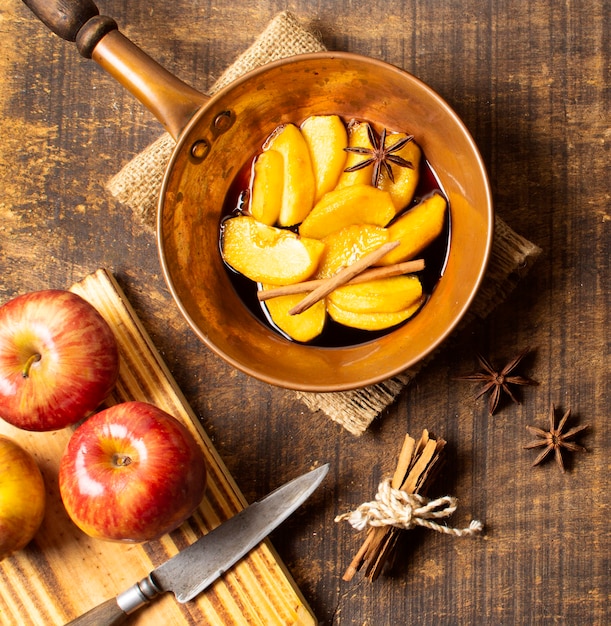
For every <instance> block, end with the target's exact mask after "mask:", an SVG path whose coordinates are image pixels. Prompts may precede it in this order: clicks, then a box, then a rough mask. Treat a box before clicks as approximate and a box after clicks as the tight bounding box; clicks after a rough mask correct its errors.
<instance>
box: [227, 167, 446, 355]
mask: <svg viewBox="0 0 611 626" xmlns="http://www.w3.org/2000/svg"><path fill="white" fill-rule="evenodd" d="M253 159H254V157H253ZM251 167H252V160H251V161H249V162H248V163H247V164H246V165H245V166H244V168H242V170H241V171H240V172H239V174H238V175H237V176H236V178H235V179H234V181H233V182H232V184H231V187H230V189H229V193H228V194H227V198H226V201H225V207H224V211H223V214H224V215H225V216H226V217H229V216H231V215H236V214H239V213H241V212H242V211H243V210H244V209H246V208H247V207H248V188H249V185H250V177H251ZM433 191H440V192H441V193H443V190H442V189H441V187H440V185H439V182H438V180H437V177H436V176H435V173H434V172H433V170H432V168H431V166H430V164H429V163H428V162H427V161H426V159H424V158H423V159H421V162H420V177H419V182H418V186H417V188H416V192H415V194H414V198H413V200H412V202H411V204H410V205H409V207H407V208H406V209H405V210H406V211H408V210H409V209H410V208H412V207H413V206H415V205H416V204H418V203H420V201H421V200H422V198H424V197H425V196H427V195H429V194H430V193H432V192H433ZM443 195H444V197H445V194H443ZM446 213H447V215H446V220H445V224H444V229H443V232H442V233H441V235H440V236H439V237H437V239H436V240H435V241H434V242H433V243H432V244H431V245H430V246H429V247H428V248H426V249H425V250H423V251H422V252H421V253H420V254H419V255H418V258H421V259H424V261H425V269H424V270H423V271H421V272H418V276H419V277H420V281H421V282H422V289H423V292H424V294H426V295H427V296H430V294H431V293H432V291H433V289H434V288H435V285H436V284H437V282H438V280H439V278H440V276H441V274H442V273H443V268H444V266H445V262H446V258H447V255H448V249H449V243H450V212H449V210H446ZM399 215H401V214H399ZM397 217H398V216H397ZM395 219H396V218H395ZM226 267H227V272H228V274H229V278H230V280H231V283H232V285H233V287H234V289H235V290H236V292H237V293H238V295H239V296H240V298H241V300H242V301H243V302H244V304H245V305H246V306H247V307H248V309H249V310H250V311H251V312H252V313H253V315H255V316H256V317H257V318H258V319H259V320H260V321H261V322H262V323H264V324H266V325H267V326H269V327H270V328H272V329H273V330H275V331H276V332H278V333H279V334H281V335H282V336H283V337H286V338H287V339H289V340H290V341H295V340H294V339H292V338H290V337H288V336H287V335H286V333H284V332H283V331H282V330H280V329H279V328H278V327H277V326H275V324H274V323H273V322H272V321H271V318H269V316H268V315H267V309H266V307H265V303H264V302H259V300H258V298H257V284H256V283H255V282H253V281H252V280H250V279H249V278H246V277H245V276H243V275H242V274H239V273H237V272H236V271H235V270H233V269H232V268H231V267H229V266H226ZM304 295H305V294H304ZM427 299H428V298H427ZM425 304H426V303H425ZM416 315H417V313H416ZM408 322H409V319H408V320H406V321H405V322H403V323H402V324H406V323H408ZM395 328H396V327H392V328H385V329H384V330H380V331H371V330H360V329H358V328H349V327H347V326H344V325H343V324H338V323H337V322H335V321H334V320H332V319H331V318H330V317H329V316H327V321H326V323H325V328H324V330H323V332H322V333H321V334H320V335H319V336H318V337H316V338H315V339H313V340H312V341H310V342H308V345H312V346H318V347H329V348H338V347H345V346H353V345H358V344H362V343H366V342H368V341H373V340H374V339H377V338H378V337H381V336H383V335H386V334H388V333H389V332H392V331H393V330H394V329H395Z"/></svg>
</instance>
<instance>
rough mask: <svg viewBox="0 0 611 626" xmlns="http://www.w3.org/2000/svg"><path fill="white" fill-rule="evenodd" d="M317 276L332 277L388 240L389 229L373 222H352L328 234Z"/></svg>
mask: <svg viewBox="0 0 611 626" xmlns="http://www.w3.org/2000/svg"><path fill="white" fill-rule="evenodd" d="M322 241H323V243H324V244H325V249H324V252H323V253H322V256H321V258H320V263H319V265H318V270H317V271H316V278H330V277H331V276H334V275H335V274H337V272H338V271H339V270H340V269H341V268H342V267H348V266H349V265H353V264H354V263H356V261H358V260H359V259H360V258H361V257H363V256H365V255H366V254H368V253H369V252H373V251H374V250H377V249H378V248H379V247H380V246H381V245H383V244H385V243H387V242H388V230H387V229H386V228H382V227H381V226H374V225H373V224H352V225H351V226H346V227H345V228H342V229H341V230H337V231H335V232H334V233H331V234H330V235H327V237H325V238H324V239H323V240H322Z"/></svg>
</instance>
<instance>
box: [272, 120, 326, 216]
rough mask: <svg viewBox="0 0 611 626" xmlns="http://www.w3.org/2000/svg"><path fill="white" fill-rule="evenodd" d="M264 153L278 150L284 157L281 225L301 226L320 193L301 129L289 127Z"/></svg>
mask: <svg viewBox="0 0 611 626" xmlns="http://www.w3.org/2000/svg"><path fill="white" fill-rule="evenodd" d="M264 150H276V151H277V152H279V153H280V154H281V155H282V157H283V158H284V182H283V188H282V206H281V208H280V214H279V216H278V224H279V225H280V226H294V225H295V224H299V223H300V222H302V221H303V219H304V218H305V216H306V215H307V214H308V213H309V212H310V210H311V209H312V206H313V205H314V194H315V193H316V180H315V178H314V170H313V169H312V159H311V158H310V150H309V148H308V144H307V143H306V140H305V139H304V137H303V135H302V133H301V131H300V130H299V128H297V126H295V125H294V124H285V125H284V126H281V127H279V128H278V130H277V131H276V132H275V133H274V134H273V135H272V136H271V137H270V138H269V140H268V141H267V142H266V144H265V146H264Z"/></svg>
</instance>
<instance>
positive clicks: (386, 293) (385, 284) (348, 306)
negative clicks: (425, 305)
mask: <svg viewBox="0 0 611 626" xmlns="http://www.w3.org/2000/svg"><path fill="white" fill-rule="evenodd" d="M327 297H328V299H329V301H330V302H332V303H333V304H335V305H336V306H337V307H339V308H340V309H343V310H344V311H351V312H353V313H397V312H399V311H403V310H405V309H407V308H409V307H410V306H412V305H413V304H414V303H415V302H417V301H418V300H420V298H421V297H422V284H421V283H420V279H419V278H418V276H416V275H414V274H408V275H403V276H392V277H389V278H379V279H376V280H370V281H367V282H366V283H359V284H356V285H343V286H342V287H338V288H337V289H335V290H334V291H332V292H331V293H330V294H329V295H328V296H327Z"/></svg>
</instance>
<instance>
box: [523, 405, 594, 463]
mask: <svg viewBox="0 0 611 626" xmlns="http://www.w3.org/2000/svg"><path fill="white" fill-rule="evenodd" d="M554 412H555V407H554V405H553V403H552V405H551V407H550V411H549V430H548V431H545V430H543V429H541V428H536V427H535V426H527V427H526V428H527V429H528V430H529V431H530V432H531V433H533V434H534V435H536V436H537V437H539V439H535V440H534V441H531V442H530V443H528V444H526V445H525V446H524V449H525V450H529V449H531V448H539V447H541V446H544V447H545V449H544V450H543V452H541V454H539V456H538V457H537V458H536V459H535V461H534V463H533V467H534V466H535V465H539V463H541V461H543V459H544V458H545V457H546V456H547V455H548V454H549V453H550V452H551V451H552V450H553V451H554V455H555V457H556V463H558V466H559V467H560V469H561V470H562V472H564V471H565V470H564V462H563V461H562V448H566V449H567V450H570V451H571V452H577V451H579V450H583V451H584V452H585V450H586V449H585V448H584V447H583V446H580V445H577V444H576V443H575V442H574V441H571V439H573V438H574V437H575V436H576V435H577V434H579V433H580V432H582V431H584V430H585V429H586V428H588V426H587V424H586V425H585V426H575V427H573V428H571V429H570V430H568V431H567V432H566V433H563V432H562V430H563V428H564V425H565V424H566V421H567V420H568V419H569V416H570V414H571V409H567V411H566V413H565V414H564V415H563V416H562V419H561V420H560V423H559V424H558V428H555V426H554V423H555V421H556V420H555V415H554Z"/></svg>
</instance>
